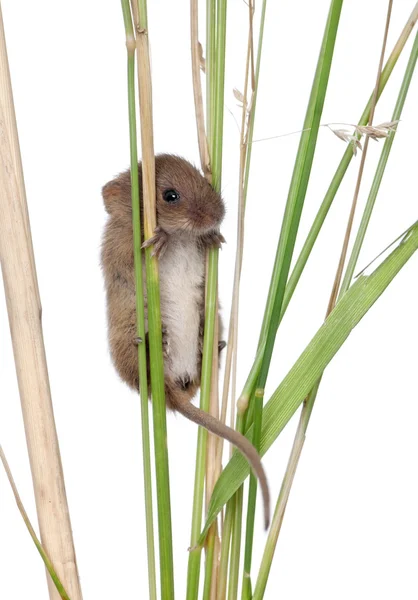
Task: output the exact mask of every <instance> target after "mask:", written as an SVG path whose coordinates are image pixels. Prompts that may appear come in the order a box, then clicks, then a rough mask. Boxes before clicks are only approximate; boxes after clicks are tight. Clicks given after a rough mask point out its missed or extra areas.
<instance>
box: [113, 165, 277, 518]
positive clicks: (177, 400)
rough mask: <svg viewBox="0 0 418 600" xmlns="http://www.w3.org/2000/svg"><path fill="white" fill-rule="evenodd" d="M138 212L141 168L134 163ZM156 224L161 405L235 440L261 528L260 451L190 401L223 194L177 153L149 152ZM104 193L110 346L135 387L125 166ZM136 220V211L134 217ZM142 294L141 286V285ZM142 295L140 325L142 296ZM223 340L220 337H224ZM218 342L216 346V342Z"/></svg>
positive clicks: (266, 507) (198, 362) (128, 191)
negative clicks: (255, 487) (251, 478)
mask: <svg viewBox="0 0 418 600" xmlns="http://www.w3.org/2000/svg"><path fill="white" fill-rule="evenodd" d="M138 174H139V189H140V204H141V206H140V210H141V215H142V169H141V164H139V165H138ZM155 174H156V208H157V228H156V230H155V232H154V233H155V235H154V236H153V237H152V238H151V239H149V240H147V241H146V242H145V243H144V246H145V247H146V246H153V254H155V255H156V256H157V257H158V262H159V274H160V300H161V321H162V332H163V354H164V375H165V396H166V403H167V407H168V408H170V409H172V410H174V411H178V412H180V413H181V414H183V415H184V416H185V417H187V418H188V419H190V420H191V421H194V422H195V423H197V424H198V425H201V426H202V427H205V428H206V429H207V430H208V431H210V432H211V433H214V434H215V435H218V436H219V437H221V438H224V439H225V440H228V441H229V442H231V443H232V444H234V445H235V446H236V447H237V448H238V449H239V450H240V451H241V452H242V454H243V455H244V456H245V457H246V458H247V460H248V462H249V463H250V465H251V466H252V468H253V470H254V472H255V474H256V475H257V477H258V479H259V481H260V486H261V490H262V494H263V501H264V512H265V523H266V528H267V526H268V523H269V512H270V506H269V491H268V486H267V480H266V476H265V473H264V470H263V467H262V465H261V461H260V457H259V455H258V453H257V451H256V450H255V448H254V446H252V444H251V443H250V442H249V441H248V440H247V438H245V437H244V436H243V435H242V434H241V433H239V432H237V431H235V430H233V429H232V428H230V427H228V426H227V425H224V424H223V423H222V422H221V421H219V420H218V419H216V418H215V417H213V416H212V415H209V414H208V413H206V412H204V411H202V410H201V409H200V408H197V407H196V406H194V404H192V403H191V400H192V398H193V397H194V395H195V394H196V392H197V390H198V388H199V385H200V371H201V362H202V349H203V329H204V316H205V315H204V310H205V250H206V248H208V247H214V246H216V247H220V245H221V243H222V242H224V238H223V237H222V235H221V234H220V232H219V226H220V224H221V222H222V220H223V217H224V214H225V207H224V203H223V200H222V198H221V196H220V194H218V193H217V192H215V191H214V189H213V188H212V187H211V185H210V184H209V183H208V182H207V180H206V179H205V178H204V177H203V175H201V173H200V172H199V171H198V170H197V169H196V168H195V167H194V166H193V165H191V164H190V163H189V162H188V161H186V160H184V159H183V158H180V157H178V156H173V155H169V154H161V155H158V156H156V158H155ZM102 193H103V199H104V204H105V208H106V210H107V212H108V213H109V218H108V221H107V224H106V228H105V232H104V238H103V245H102V255H101V258H102V266H103V272H104V279H105V286H106V294H107V315H108V334H109V345H110V351H111V355H112V359H113V363H114V365H115V367H116V370H117V371H118V373H119V375H120V377H121V378H122V379H123V380H124V381H125V382H126V383H127V384H128V385H129V386H130V387H132V388H134V389H135V390H137V391H138V389H139V376H138V351H137V345H136V344H137V343H141V340H138V339H137V337H136V335H137V333H136V331H137V330H136V305H135V273H134V257H133V232H132V200H131V177H130V171H126V172H124V173H122V174H121V175H119V176H118V177H117V178H116V179H114V180H113V181H110V182H109V183H107V184H106V185H105V186H104V188H103V190H102ZM142 221H143V219H142V218H141V223H142ZM144 294H145V287H144ZM144 300H145V330H146V331H147V329H148V322H147V299H146V294H145V297H144ZM223 345H224V344H223ZM223 345H222V343H221V344H220V349H222V347H223Z"/></svg>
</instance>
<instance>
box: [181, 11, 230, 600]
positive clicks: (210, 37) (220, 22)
mask: <svg viewBox="0 0 418 600" xmlns="http://www.w3.org/2000/svg"><path fill="white" fill-rule="evenodd" d="M226 7H227V3H226V0H218V1H217V2H216V3H215V1H214V0H208V1H207V27H208V28H207V51H206V56H207V59H206V60H207V62H206V68H207V71H206V76H207V92H206V93H207V115H206V117H207V131H208V144H209V155H210V162H211V171H212V185H213V187H214V188H215V190H217V191H220V188H221V174H222V142H223V115H224V88H225V45H226ZM208 60H209V64H208ZM218 256H219V250H218V249H211V250H209V252H208V269H207V281H206V306H205V329H204V336H203V358H202V377H201V386H200V407H201V408H202V410H204V411H206V412H207V411H209V401H210V392H211V378H212V357H213V344H214V332H215V320H216V319H217V313H216V305H217V293H218ZM206 442H207V431H206V430H205V429H203V428H201V427H200V428H199V431H198V443H197V454H196V470H195V486H194V495H193V512H192V532H191V541H190V547H191V548H192V550H191V551H190V554H189V561H188V568H187V592H186V598H187V600H197V597H198V593H199V578H200V558H201V548H200V547H199V546H198V544H197V540H198V537H199V532H200V527H201V522H202V509H203V492H204V477H205V463H206ZM212 561H213V553H212V554H209V553H208V554H207V556H206V573H207V574H208V573H209V571H210V570H211V568H210V565H211V562H212ZM209 585H210V583H209V580H208V579H207V581H206V586H205V589H206V590H207V589H209Z"/></svg>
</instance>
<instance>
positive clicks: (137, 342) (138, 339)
mask: <svg viewBox="0 0 418 600" xmlns="http://www.w3.org/2000/svg"><path fill="white" fill-rule="evenodd" d="M142 342H143V339H142V338H141V337H136V338H134V344H135V346H139V344H142Z"/></svg>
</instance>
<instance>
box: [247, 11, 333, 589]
mask: <svg viewBox="0 0 418 600" xmlns="http://www.w3.org/2000/svg"><path fill="white" fill-rule="evenodd" d="M342 2H343V0H332V1H331V4H330V9H329V14H328V19H327V24H326V27H325V32H324V37H323V41H322V46H321V51H320V55H319V59H318V65H317V69H316V73H315V78H314V81H313V85H312V90H311V95H310V98H309V103H308V108H307V112H306V117H305V121H304V124H303V129H304V130H306V131H305V132H304V133H302V135H301V140H300V144H299V149H298V153H297V156H296V161H295V166H294V170H293V176H292V181H291V184H290V189H289V194H288V199H287V202H286V207H285V213H284V217H283V223H282V228H281V232H280V238H279V243H278V247H277V254H276V260H275V264H274V268H273V275H272V279H271V284H270V290H269V295H268V299H267V304H266V309H265V313H264V319H263V325H262V330H261V333H260V342H262V340H263V339H264V336H265V337H266V346H265V350H264V354H263V359H262V362H261V367H260V374H259V376H258V381H257V387H256V390H255V392H254V394H253V398H252V402H253V403H254V424H253V436H252V442H253V444H254V446H255V448H256V449H257V450H259V448H260V437H261V427H262V409H263V398H264V387H265V384H266V381H267V375H268V371H269V368H270V362H271V357H272V354H273V348H274V342H275V337H276V332H277V328H278V325H279V323H280V316H281V311H282V303H283V298H284V293H285V287H286V282H287V278H288V275H289V269H290V264H291V260H292V256H293V250H294V246H295V242H296V235H297V231H298V227H299V222H300V217H301V214H302V208H303V204H304V200H305V196H306V190H307V187H308V181H309V176H310V172H311V168H312V163H313V157H314V152H315V147H316V140H317V137H318V130H319V124H320V118H321V115H322V108H323V105H324V101H325V94H326V90H327V85H328V79H329V73H330V70H331V63H332V57H333V52H334V46H335V39H336V35H337V30H338V24H339V19H340V14H341V9H342ZM256 493H257V480H256V478H255V477H254V475H253V474H251V475H250V488H249V494H248V510H247V529H246V544H245V558H244V572H245V577H246V580H247V581H246V585H245V586H244V588H243V600H248V599H249V597H250V596H249V583H250V582H249V574H250V571H251V560H252V547H253V538H254V519H255V506H256Z"/></svg>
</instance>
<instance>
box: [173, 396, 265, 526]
mask: <svg viewBox="0 0 418 600" xmlns="http://www.w3.org/2000/svg"><path fill="white" fill-rule="evenodd" d="M174 408H175V410H176V411H178V412H179V413H181V414H182V415H183V416H185V417H186V418H187V419H189V420H190V421H193V422H194V423H196V424H197V425H200V426H202V427H204V428H205V429H207V430H208V431H210V432H211V433H214V434H215V435H217V436H218V437H221V438H223V439H224V440H227V441H228V442H231V444H233V445H234V446H235V447H236V448H238V450H239V451H240V452H241V453H242V454H243V455H244V457H245V458H246V459H247V460H248V462H249V464H250V465H251V467H252V469H253V471H254V473H255V475H256V477H257V479H258V481H259V482H260V488H261V493H262V496H263V504H264V525H265V528H266V529H268V526H269V524H270V492H269V488H268V483H267V477H266V474H265V472H264V468H263V465H262V464H261V460H260V456H259V454H258V452H257V450H256V449H255V448H254V446H253V445H252V444H251V442H249V441H248V440H247V438H246V437H245V436H243V435H242V433H240V432H239V431H235V429H232V428H231V427H228V425H225V424H224V423H222V422H221V421H219V419H216V418H215V417H213V416H212V415H210V414H209V413H207V412H205V411H204V410H201V409H200V408H198V407H197V406H195V405H194V404H192V403H191V402H181V403H179V404H178V405H177V406H175V407H174Z"/></svg>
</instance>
